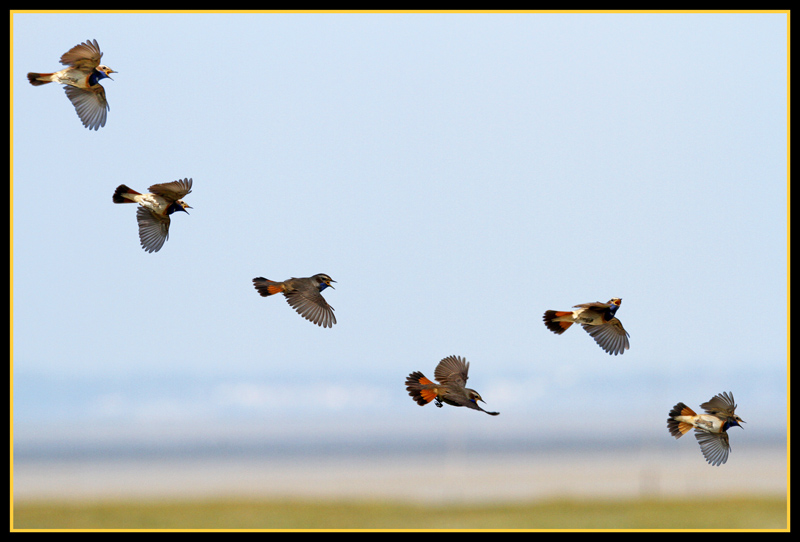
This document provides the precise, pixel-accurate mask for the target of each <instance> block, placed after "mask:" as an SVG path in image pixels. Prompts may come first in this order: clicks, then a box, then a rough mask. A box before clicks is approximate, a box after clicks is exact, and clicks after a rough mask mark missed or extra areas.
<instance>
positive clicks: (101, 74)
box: [95, 64, 117, 81]
mask: <svg viewBox="0 0 800 542" xmlns="http://www.w3.org/2000/svg"><path fill="white" fill-rule="evenodd" d="M95 70H96V71H97V73H98V77H97V78H98V79H105V78H109V79H111V76H109V75H108V74H109V73H117V72H115V71H114V70H112V69H111V68H109V67H108V66H106V65H104V64H100V65H99V66H97V67H96V68H95ZM111 80H112V81H113V79H111Z"/></svg>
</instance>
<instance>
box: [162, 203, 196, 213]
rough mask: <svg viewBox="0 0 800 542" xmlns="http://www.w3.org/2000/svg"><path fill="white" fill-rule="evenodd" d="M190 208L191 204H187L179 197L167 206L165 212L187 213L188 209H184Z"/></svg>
mask: <svg viewBox="0 0 800 542" xmlns="http://www.w3.org/2000/svg"><path fill="white" fill-rule="evenodd" d="M191 208H192V207H191V205H189V204H188V203H186V202H185V201H183V200H182V199H179V200H178V201H176V202H175V203H173V204H172V205H170V206H169V208H168V209H167V214H168V215H171V214H172V213H174V212H175V211H183V212H184V213H186V214H187V215H188V214H189V211H187V210H186V209H191Z"/></svg>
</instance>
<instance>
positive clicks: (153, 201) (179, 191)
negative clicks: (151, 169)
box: [112, 179, 192, 252]
mask: <svg viewBox="0 0 800 542" xmlns="http://www.w3.org/2000/svg"><path fill="white" fill-rule="evenodd" d="M148 190H149V191H150V194H140V193H139V192H137V191H136V190H133V189H131V188H128V187H127V186H125V185H124V184H121V185H119V186H118V187H117V189H116V190H115V191H114V196H113V198H112V200H113V201H114V203H138V204H139V208H138V209H136V221H137V222H138V223H139V240H140V241H141V243H142V248H143V249H144V250H146V251H147V252H158V251H159V250H161V247H162V246H164V242H165V241H166V240H167V239H168V238H169V224H170V218H169V215H171V214H172V213H174V212H175V211H183V212H184V213H186V214H187V215H188V214H189V211H187V210H186V209H191V208H192V207H190V206H189V204H187V203H186V202H185V201H183V200H182V199H181V198H183V197H184V196H186V194H189V193H190V192H191V191H192V180H191V179H183V180H177V181H172V182H171V183H162V184H154V185H153V186H151V187H150V188H148Z"/></svg>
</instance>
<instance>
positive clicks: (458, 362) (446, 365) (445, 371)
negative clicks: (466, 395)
mask: <svg viewBox="0 0 800 542" xmlns="http://www.w3.org/2000/svg"><path fill="white" fill-rule="evenodd" d="M468 372H469V362H468V361H467V360H466V359H463V358H461V357H460V356H449V357H446V358H444V359H443V360H442V361H440V362H439V364H438V365H437V366H436V369H435V370H434V371H433V378H435V379H436V380H437V381H438V382H439V383H441V384H450V383H452V384H455V385H456V386H458V387H461V388H463V387H464V386H465V385H466V384H467V373H468ZM467 402H469V401H467Z"/></svg>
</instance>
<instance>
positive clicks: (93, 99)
mask: <svg viewBox="0 0 800 542" xmlns="http://www.w3.org/2000/svg"><path fill="white" fill-rule="evenodd" d="M64 92H66V93H67V98H69V101H71V102H72V105H73V106H75V112H76V113H78V117H80V119H81V122H82V123H83V125H84V126H86V127H87V128H88V129H90V130H97V129H98V128H100V127H101V126H105V125H106V113H107V111H108V110H109V109H110V107H109V105H108V100H106V91H105V90H104V89H103V87H102V85H96V86H95V87H93V88H92V90H85V89H81V88H76V87H72V86H69V85H66V86H65V87H64Z"/></svg>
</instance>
